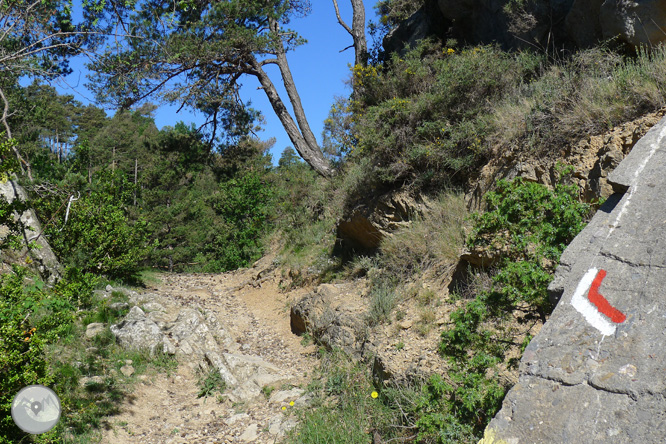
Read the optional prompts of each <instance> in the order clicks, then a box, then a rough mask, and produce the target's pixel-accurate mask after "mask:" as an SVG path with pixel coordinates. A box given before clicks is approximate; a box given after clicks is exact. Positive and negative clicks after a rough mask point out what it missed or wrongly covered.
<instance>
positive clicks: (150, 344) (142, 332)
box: [111, 307, 169, 354]
mask: <svg viewBox="0 0 666 444" xmlns="http://www.w3.org/2000/svg"><path fill="white" fill-rule="evenodd" d="M111 332H112V333H113V335H114V336H115V337H116V340H117V341H118V343H119V344H120V345H121V346H123V347H125V348H133V349H139V350H149V351H150V353H151V354H154V353H155V352H156V351H157V350H158V349H160V348H161V349H163V350H164V351H165V352H166V351H167V349H168V348H169V347H168V344H167V343H166V341H165V339H166V338H165V337H164V334H163V333H162V331H161V330H160V327H159V326H158V325H157V324H156V323H155V322H153V321H152V320H150V319H149V318H148V317H146V314H145V313H144V312H143V310H141V309H140V308H139V307H132V309H131V310H130V312H129V313H128V314H127V316H126V317H125V319H123V320H122V321H121V322H120V323H118V324H115V325H112V326H111Z"/></svg>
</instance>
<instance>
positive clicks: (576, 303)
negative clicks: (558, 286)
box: [571, 268, 615, 336]
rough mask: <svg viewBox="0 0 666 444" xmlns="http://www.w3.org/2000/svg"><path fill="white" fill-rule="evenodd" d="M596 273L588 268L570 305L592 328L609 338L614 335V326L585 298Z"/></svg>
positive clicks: (593, 269)
mask: <svg viewBox="0 0 666 444" xmlns="http://www.w3.org/2000/svg"><path fill="white" fill-rule="evenodd" d="M598 271H599V270H597V269H596V268H590V269H589V270H587V273H585V275H584V276H583V278H582V279H581V280H580V282H578V286H577V287H576V291H574V295H573V297H572V298H571V305H573V307H574V308H575V309H576V310H578V312H579V313H580V314H582V315H583V317H584V318H585V320H586V321H587V322H589V323H590V325H592V327H594V328H596V329H597V330H599V331H600V332H601V334H602V335H604V336H610V335H613V334H615V325H614V324H613V323H611V322H610V321H608V320H607V319H606V318H605V317H604V316H603V315H602V314H601V313H599V310H597V307H595V306H594V305H593V304H592V303H591V302H590V300H589V299H588V298H587V297H586V293H587V291H588V290H589V288H590V286H591V285H592V281H594V278H595V276H596V275H597V272H598Z"/></svg>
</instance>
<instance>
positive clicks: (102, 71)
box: [91, 0, 334, 177]
mask: <svg viewBox="0 0 666 444" xmlns="http://www.w3.org/2000/svg"><path fill="white" fill-rule="evenodd" d="M308 11H309V4H308V2H307V1H305V0H222V1H207V0H138V1H137V2H136V4H135V5H133V6H132V8H131V10H129V9H128V10H126V14H125V15H124V16H123V19H122V20H121V23H120V24H121V25H122V26H123V28H124V29H125V30H127V33H126V34H127V36H126V37H125V38H124V39H122V40H121V39H118V40H116V42H117V45H116V46H114V45H110V46H109V50H108V51H107V52H106V53H105V54H103V55H102V56H100V57H99V58H98V59H97V61H96V62H95V63H93V64H92V65H91V68H92V69H93V71H95V73H96V74H95V75H93V76H92V80H93V82H92V84H93V85H94V86H93V88H94V89H95V91H96V93H97V95H98V97H99V98H100V99H102V100H105V101H106V102H110V103H114V104H115V105H116V106H119V107H125V108H126V107H129V106H132V105H134V104H135V103H138V102H140V101H142V100H145V99H147V98H148V97H150V96H153V95H161V97H162V98H163V99H166V100H167V101H169V102H172V103H176V104H179V105H181V106H189V107H191V108H195V109H197V110H199V111H201V112H203V113H204V114H205V115H206V116H207V117H208V121H207V124H208V125H209V129H210V133H211V134H212V135H213V137H214V136H215V134H216V133H218V132H219V130H220V127H222V128H223V129H224V130H225V131H226V133H227V134H228V135H229V134H230V135H232V136H233V135H235V134H241V133H243V132H244V131H245V132H246V131H247V130H248V128H247V125H249V124H251V122H252V119H251V114H250V113H249V112H248V110H247V109H246V107H245V106H244V103H243V102H242V101H241V100H240V99H239V87H240V85H239V83H238V82H239V80H240V79H241V78H242V77H243V76H245V75H249V76H254V77H256V78H257V79H258V80H259V83H260V84H261V87H262V89H263V91H264V92H265V93H266V96H267V97H268V100H269V101H270V103H271V105H272V107H273V110H274V111H275V113H276V114H277V116H278V117H279V118H280V121H281V123H282V125H283V126H284V128H285V130H286V131H287V134H288V135H289V137H290V139H291V141H292V143H293V145H294V147H295V148H296V150H297V151H298V153H299V154H300V155H301V157H302V158H303V159H304V160H305V161H306V162H307V163H308V164H310V165H311V166H312V168H313V169H314V170H316V171H317V172H318V173H319V174H320V175H322V176H326V177H328V176H331V175H332V174H333V172H334V171H333V169H332V167H331V165H330V162H329V161H328V159H327V158H326V157H324V155H323V154H322V151H321V149H320V147H319V145H318V143H317V140H316V138H315V136H314V134H313V133H312V130H311V129H310V126H309V124H308V121H307V119H306V117H305V112H304V111H303V106H302V104H301V99H300V97H299V95H298V91H297V89H296V85H295V83H294V79H293V77H292V75H291V71H290V69H289V64H288V62H287V52H288V51H289V50H291V49H293V48H294V47H296V46H298V45H300V44H302V43H303V42H304V40H303V39H302V38H301V37H300V36H299V35H298V34H297V33H296V32H295V31H292V30H290V29H287V28H286V25H288V23H289V21H290V19H291V18H292V17H293V16H295V15H305V14H306V13H307V12H308ZM271 64H273V65H277V66H278V68H279V70H280V74H281V76H282V80H283V83H284V86H285V89H286V91H287V94H288V99H289V102H291V105H292V108H293V110H294V117H292V116H291V114H290V113H289V111H288V109H287V107H286V106H285V102H284V101H283V99H282V98H281V97H280V95H279V94H278V92H277V89H276V88H275V85H274V83H273V81H272V80H271V78H270V77H269V76H268V74H267V73H266V71H265V69H264V68H265V67H266V66H267V65H271ZM243 122H245V123H246V125H244V124H243Z"/></svg>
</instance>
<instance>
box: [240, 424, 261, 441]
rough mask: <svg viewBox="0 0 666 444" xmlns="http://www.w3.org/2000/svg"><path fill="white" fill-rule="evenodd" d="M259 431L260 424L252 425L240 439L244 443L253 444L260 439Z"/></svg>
mask: <svg viewBox="0 0 666 444" xmlns="http://www.w3.org/2000/svg"><path fill="white" fill-rule="evenodd" d="M258 430H259V425H258V424H252V425H250V426H248V428H246V429H245V431H244V432H243V434H242V435H241V436H240V437H239V438H238V439H240V440H241V441H243V442H252V441H254V440H256V439H257V438H258V437H259V434H258V433H257V431H258Z"/></svg>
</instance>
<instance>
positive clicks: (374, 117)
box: [352, 42, 544, 186]
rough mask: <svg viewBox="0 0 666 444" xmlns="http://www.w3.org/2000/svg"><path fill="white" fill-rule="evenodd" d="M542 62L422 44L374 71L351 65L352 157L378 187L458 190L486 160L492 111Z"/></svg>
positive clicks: (485, 50) (488, 50)
mask: <svg viewBox="0 0 666 444" xmlns="http://www.w3.org/2000/svg"><path fill="white" fill-rule="evenodd" d="M543 61H544V59H543V57H541V56H537V55H534V54H530V53H517V54H511V53H507V52H504V51H501V50H500V49H498V48H496V47H493V46H487V47H477V48H470V49H462V50H461V49H456V48H442V47H441V46H439V45H436V44H432V43H428V42H422V43H421V45H420V46H418V47H417V48H415V49H414V50H412V51H409V52H408V53H407V54H406V55H405V56H404V58H400V57H399V56H398V55H394V56H393V57H392V59H391V60H390V61H389V62H387V63H386V65H385V66H383V67H380V68H379V69H378V68H376V67H373V66H370V67H367V68H363V67H360V66H357V67H355V68H354V73H353V75H354V80H355V82H356V85H358V88H359V90H360V91H362V94H361V97H362V98H361V99H359V100H357V101H356V102H354V103H353V105H352V109H353V111H354V117H353V119H354V120H355V125H354V126H353V129H352V131H353V135H354V137H355V139H357V140H358V144H357V146H358V148H357V149H356V150H355V152H354V154H355V155H356V156H362V157H365V156H368V157H371V158H372V159H373V165H374V171H373V176H375V177H377V178H378V179H379V180H380V181H383V182H388V183H395V182H401V181H408V182H417V183H419V184H421V185H428V184H433V185H439V186H441V185H442V184H445V183H446V182H447V181H451V179H452V178H455V181H457V182H459V183H462V180H464V178H465V177H466V175H468V174H469V172H470V171H471V169H472V168H473V167H475V166H478V163H479V161H480V160H482V159H483V158H484V156H485V154H486V150H487V148H488V146H487V144H486V138H487V137H488V135H489V134H491V133H492V132H493V131H494V128H493V126H492V120H491V115H492V104H493V103H497V102H498V101H500V100H502V99H503V98H504V97H506V96H509V95H512V94H514V93H515V92H516V91H517V90H518V88H519V87H520V85H521V84H522V83H524V82H526V81H529V80H530V79H531V78H532V77H534V76H536V73H537V70H538V69H539V67H540V66H541V64H542V63H543Z"/></svg>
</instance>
